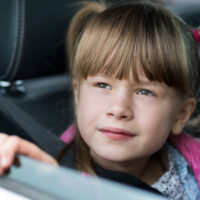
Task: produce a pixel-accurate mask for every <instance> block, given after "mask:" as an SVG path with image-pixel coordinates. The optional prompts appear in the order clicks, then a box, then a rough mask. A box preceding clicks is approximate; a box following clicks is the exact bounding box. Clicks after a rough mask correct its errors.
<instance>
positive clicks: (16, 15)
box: [0, 0, 75, 135]
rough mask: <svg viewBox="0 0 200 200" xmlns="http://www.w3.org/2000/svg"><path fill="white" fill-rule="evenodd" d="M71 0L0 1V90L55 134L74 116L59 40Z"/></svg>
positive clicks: (7, 127) (69, 14) (6, 127)
mask: <svg viewBox="0 0 200 200" xmlns="http://www.w3.org/2000/svg"><path fill="white" fill-rule="evenodd" d="M74 3H75V1H67V0H59V1H55V0H43V1H28V0H6V1H0V27H1V33H0V44H1V46H0V80H1V81H0V95H3V96H4V97H5V98H6V100H7V101H12V102H13V103H14V104H15V105H17V106H18V107H20V108H21V109H22V110H24V111H25V112H27V113H29V114H30V115H31V116H32V117H33V118H34V119H35V120H37V121H38V122H39V123H40V124H41V125H42V126H44V127H45V128H47V129H48V130H51V131H52V132H54V133H55V134H56V135H59V134H60V133H61V132H62V131H63V130H65V128H66V127H67V126H68V125H69V124H70V123H71V122H72V120H73V119H72V115H73V114H72V106H71V98H70V97H71V90H70V85H69V77H68V75H67V73H66V66H65V63H67V62H66V60H65V59H64V42H65V34H66V30H67V27H68V25H69V21H70V19H71V17H72V16H73V14H74V12H75V7H74V6H73V4H74ZM1 131H4V132H8V133H10V132H13V128H12V126H10V124H8V125H6V122H4V123H3V124H2V125H1Z"/></svg>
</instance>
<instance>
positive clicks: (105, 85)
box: [95, 83, 111, 90]
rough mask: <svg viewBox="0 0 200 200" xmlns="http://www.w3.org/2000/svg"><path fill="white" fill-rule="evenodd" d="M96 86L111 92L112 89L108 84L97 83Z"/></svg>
mask: <svg viewBox="0 0 200 200" xmlns="http://www.w3.org/2000/svg"><path fill="white" fill-rule="evenodd" d="M95 86H96V87H99V88H104V89H109V90H110V89H111V87H110V85H108V84H107V83H97V84H96V85H95Z"/></svg>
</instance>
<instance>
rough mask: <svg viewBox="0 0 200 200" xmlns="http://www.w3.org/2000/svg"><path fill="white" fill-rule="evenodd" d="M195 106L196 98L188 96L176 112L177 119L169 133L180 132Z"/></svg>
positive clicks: (176, 133) (175, 133)
mask: <svg viewBox="0 0 200 200" xmlns="http://www.w3.org/2000/svg"><path fill="white" fill-rule="evenodd" d="M195 107H196V100H195V99H194V98H188V99H186V100H185V101H184V102H183V103H182V105H181V107H180V110H179V112H178V114H177V119H176V121H175V122H174V125H173V127H172V130H171V133H172V134H173V135H179V134H181V132H182V130H183V128H184V126H185V125H186V123H187V122H188V120H189V119H190V117H191V115H192V113H193V112H194V109H195Z"/></svg>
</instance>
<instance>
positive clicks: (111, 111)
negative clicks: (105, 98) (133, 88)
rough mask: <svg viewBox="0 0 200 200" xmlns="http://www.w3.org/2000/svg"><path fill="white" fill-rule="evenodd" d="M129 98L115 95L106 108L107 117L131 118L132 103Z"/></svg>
mask: <svg viewBox="0 0 200 200" xmlns="http://www.w3.org/2000/svg"><path fill="white" fill-rule="evenodd" d="M130 101H131V100H130V98H128V97H127V96H126V97H119V96H118V97H115V98H113V100H112V101H111V102H110V105H109V106H108V109H107V116H108V117H109V118H115V119H120V120H127V121H128V120H131V119H132V118H133V111H132V105H131V102H130Z"/></svg>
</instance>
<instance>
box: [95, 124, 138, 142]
mask: <svg viewBox="0 0 200 200" xmlns="http://www.w3.org/2000/svg"><path fill="white" fill-rule="evenodd" d="M99 131H100V132H101V133H103V134H105V135H106V136H107V137H108V138H110V139H112V140H128V139H131V138H133V137H134V136H135V134H133V133H131V132H129V131H127V130H125V129H121V128H113V127H104V128H100V129H99Z"/></svg>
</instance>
